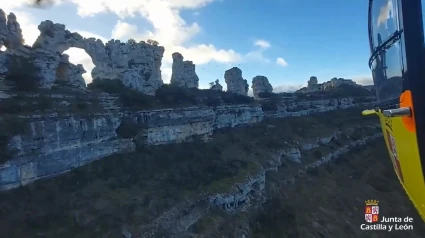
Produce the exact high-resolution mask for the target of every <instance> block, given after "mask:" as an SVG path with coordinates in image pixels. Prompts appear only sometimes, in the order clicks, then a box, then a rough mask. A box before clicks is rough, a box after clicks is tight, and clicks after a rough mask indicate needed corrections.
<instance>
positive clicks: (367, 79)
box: [351, 75, 373, 86]
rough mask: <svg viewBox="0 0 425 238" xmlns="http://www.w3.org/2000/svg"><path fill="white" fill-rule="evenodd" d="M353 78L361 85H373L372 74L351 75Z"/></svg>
mask: <svg viewBox="0 0 425 238" xmlns="http://www.w3.org/2000/svg"><path fill="white" fill-rule="evenodd" d="M351 79H352V80H353V81H354V82H356V83H357V84H360V85H364V86H366V85H373V78H372V76H371V75H360V76H354V77H351Z"/></svg>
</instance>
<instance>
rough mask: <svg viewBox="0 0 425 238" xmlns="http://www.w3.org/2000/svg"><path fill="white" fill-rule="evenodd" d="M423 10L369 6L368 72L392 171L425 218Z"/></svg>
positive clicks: (416, 4) (384, 0) (375, 1)
mask: <svg viewBox="0 0 425 238" xmlns="http://www.w3.org/2000/svg"><path fill="white" fill-rule="evenodd" d="M422 1H425V0H422ZM421 9H422V7H421V1H419V0H370V1H369V42H370V49H371V57H370V60H369V66H370V68H371V70H372V75H373V81H374V85H375V90H376V97H377V104H376V108H377V111H378V115H379V118H380V121H381V126H382V130H383V133H384V138H385V142H386V145H387V148H388V152H389V154H390V157H391V160H392V163H393V165H394V170H395V172H396V174H397V176H398V178H399V180H400V182H401V184H402V185H403V187H404V189H405V191H406V192H407V193H408V195H409V197H410V198H411V200H412V201H413V203H414V204H415V206H416V208H417V209H418V211H419V212H420V213H421V215H422V217H423V218H425V216H424V215H425V181H424V176H423V169H424V168H425V150H424V149H425V148H424V142H425V138H424V136H425V135H424V131H425V128H424V127H425V67H423V66H425V54H424V53H425V51H424V45H425V44H424V36H423V32H424V29H423V25H422V24H423V23H422V12H421ZM419 122H420V123H419Z"/></svg>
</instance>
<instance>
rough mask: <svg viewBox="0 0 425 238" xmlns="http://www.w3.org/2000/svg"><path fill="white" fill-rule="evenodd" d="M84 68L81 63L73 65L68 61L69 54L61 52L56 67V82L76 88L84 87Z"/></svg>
mask: <svg viewBox="0 0 425 238" xmlns="http://www.w3.org/2000/svg"><path fill="white" fill-rule="evenodd" d="M85 72H86V71H85V70H84V68H83V66H82V65H81V64H78V65H73V64H71V63H70V62H69V56H68V55H67V54H63V55H62V57H61V60H60V62H59V65H58V67H57V69H56V83H60V84H67V85H70V86H72V87H76V88H85V87H86V82H85V81H84V78H83V74H84V73H85Z"/></svg>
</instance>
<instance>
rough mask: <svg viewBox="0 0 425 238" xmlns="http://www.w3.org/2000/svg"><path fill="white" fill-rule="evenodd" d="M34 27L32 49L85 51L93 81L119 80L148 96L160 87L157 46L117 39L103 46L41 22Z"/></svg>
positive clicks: (97, 40)
mask: <svg viewBox="0 0 425 238" xmlns="http://www.w3.org/2000/svg"><path fill="white" fill-rule="evenodd" d="M38 28H39V30H40V36H39V37H38V38H37V40H36V41H35V43H34V45H33V47H34V48H38V49H44V50H46V51H49V52H52V53H59V54H62V53H63V52H64V51H65V50H68V49H69V48H71V47H76V48H80V49H83V50H85V51H86V52H87V54H88V55H89V56H90V57H91V58H92V61H93V63H94V65H95V68H94V69H93V70H92V78H93V79H120V80H121V81H122V82H123V84H124V85H126V86H128V87H131V88H134V89H136V90H138V91H141V92H143V93H145V94H149V95H154V94H155V91H156V89H157V88H158V87H159V86H161V85H162V84H163V82H162V79H161V70H160V68H161V60H162V56H163V54H164V48H163V47H161V46H153V45H149V44H147V43H145V42H139V43H136V42H132V43H122V42H120V41H119V40H110V41H108V42H107V43H106V44H103V42H102V41H101V40H99V39H94V38H88V39H86V38H83V37H82V36H81V35H79V34H78V33H71V32H69V31H68V30H66V29H65V26H64V25H62V24H54V23H53V22H51V21H43V22H42V23H41V24H40V25H39V27H38Z"/></svg>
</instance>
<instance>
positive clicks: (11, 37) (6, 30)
mask: <svg viewBox="0 0 425 238" xmlns="http://www.w3.org/2000/svg"><path fill="white" fill-rule="evenodd" d="M22 44H23V36H22V30H21V26H20V25H19V23H18V22H17V21H16V16H15V14H13V13H10V14H9V15H8V16H7V20H6V14H5V13H4V11H3V10H1V9H0V47H2V46H3V45H4V46H5V47H6V48H8V49H15V48H18V47H20V46H22Z"/></svg>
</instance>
